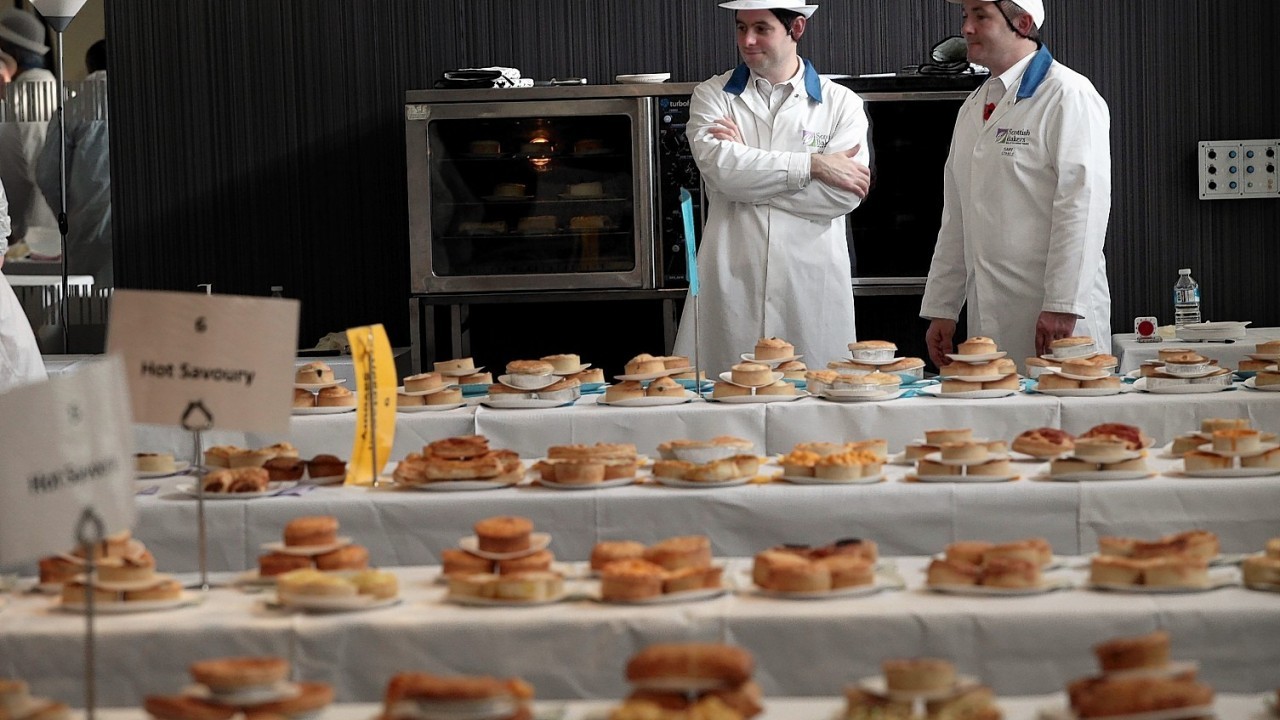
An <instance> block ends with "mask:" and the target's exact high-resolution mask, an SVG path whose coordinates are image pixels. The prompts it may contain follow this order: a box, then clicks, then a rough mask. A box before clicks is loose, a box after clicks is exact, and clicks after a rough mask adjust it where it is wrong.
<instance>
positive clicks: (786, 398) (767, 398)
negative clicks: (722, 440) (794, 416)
mask: <svg viewBox="0 0 1280 720" xmlns="http://www.w3.org/2000/svg"><path fill="white" fill-rule="evenodd" d="M807 397H809V392H808V391H807V390H797V391H796V394H795V395H733V396H730V397H722V398H717V397H709V398H707V402H718V403H726V404H728V405H753V404H756V403H775V402H793V401H795V400H800V399H802V398H807Z"/></svg>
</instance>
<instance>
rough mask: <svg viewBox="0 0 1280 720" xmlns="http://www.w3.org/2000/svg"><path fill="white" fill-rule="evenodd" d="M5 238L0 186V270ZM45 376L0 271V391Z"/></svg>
mask: <svg viewBox="0 0 1280 720" xmlns="http://www.w3.org/2000/svg"><path fill="white" fill-rule="evenodd" d="M8 237H9V200H8V199H7V197H6V196H5V193H4V185H3V184H0V271H3V269H4V254H5V251H6V250H8V249H9V243H8V240H7V239H6V238H8ZM47 377H48V376H47V375H46V374H45V370H44V358H42V357H40V347H39V346H38V345H36V336H35V333H33V332H32V331H31V323H29V322H28V321H27V314H26V313H25V312H23V310H22V303H20V302H18V296H17V295H14V294H13V288H11V287H9V279H8V278H6V277H5V276H4V273H3V272H0V392H5V391H6V390H9V389H10V388H13V387H17V386H18V385H26V384H28V383H33V382H39V381H41V380H44V379H46V378H47Z"/></svg>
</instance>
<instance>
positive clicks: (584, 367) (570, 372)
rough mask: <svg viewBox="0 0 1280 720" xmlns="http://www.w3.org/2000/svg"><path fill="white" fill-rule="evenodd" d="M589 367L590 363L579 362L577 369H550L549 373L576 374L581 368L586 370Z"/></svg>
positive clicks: (560, 374)
mask: <svg viewBox="0 0 1280 720" xmlns="http://www.w3.org/2000/svg"><path fill="white" fill-rule="evenodd" d="M589 367H591V363H579V364H578V369H577V370H552V371H551V374H552V375H558V376H560V377H564V376H566V375H576V374H578V373H580V372H582V371H583V370H586V369H587V368H589Z"/></svg>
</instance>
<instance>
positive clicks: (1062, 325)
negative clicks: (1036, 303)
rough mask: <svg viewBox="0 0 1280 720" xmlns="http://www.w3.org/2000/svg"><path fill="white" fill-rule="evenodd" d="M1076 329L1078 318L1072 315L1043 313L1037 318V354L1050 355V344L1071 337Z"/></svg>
mask: <svg viewBox="0 0 1280 720" xmlns="http://www.w3.org/2000/svg"><path fill="white" fill-rule="evenodd" d="M1075 329H1076V316H1075V315H1073V314H1071V313H1059V312H1042V313H1040V317H1038V318H1036V354H1037V355H1048V354H1049V343H1051V342H1053V341H1054V340H1061V339H1062V338H1068V337H1071V335H1072V334H1073V333H1074V332H1075Z"/></svg>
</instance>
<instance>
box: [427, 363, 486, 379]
mask: <svg viewBox="0 0 1280 720" xmlns="http://www.w3.org/2000/svg"><path fill="white" fill-rule="evenodd" d="M436 372H438V373H440V374H441V375H443V376H445V377H463V376H464V375H475V374H476V373H478V372H484V366H483V365H481V366H479V367H473V368H471V369H469V370H465V369H464V370H436Z"/></svg>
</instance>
